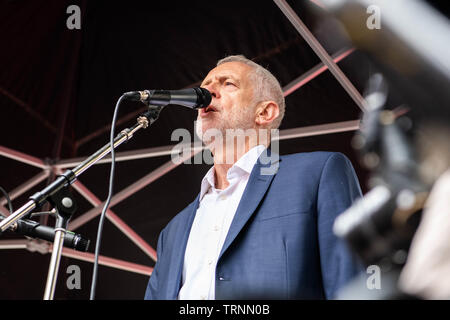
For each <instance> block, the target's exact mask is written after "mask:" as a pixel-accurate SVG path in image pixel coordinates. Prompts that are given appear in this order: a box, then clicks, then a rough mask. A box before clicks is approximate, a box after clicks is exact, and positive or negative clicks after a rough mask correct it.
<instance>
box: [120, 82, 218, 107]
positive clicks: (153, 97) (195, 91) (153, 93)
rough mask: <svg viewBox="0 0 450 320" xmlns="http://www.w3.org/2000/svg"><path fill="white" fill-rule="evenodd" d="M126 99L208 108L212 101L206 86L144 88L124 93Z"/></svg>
mask: <svg viewBox="0 0 450 320" xmlns="http://www.w3.org/2000/svg"><path fill="white" fill-rule="evenodd" d="M123 96H124V97H125V99H128V100H132V101H141V102H143V103H145V104H147V105H156V106H166V105H168V104H176V105H180V106H184V107H188V108H190V109H199V108H206V107H207V106H209V104H210V103H211V93H210V92H209V91H208V90H206V89H204V88H199V87H196V88H190V89H181V90H144V91H130V92H125V93H124V94H123Z"/></svg>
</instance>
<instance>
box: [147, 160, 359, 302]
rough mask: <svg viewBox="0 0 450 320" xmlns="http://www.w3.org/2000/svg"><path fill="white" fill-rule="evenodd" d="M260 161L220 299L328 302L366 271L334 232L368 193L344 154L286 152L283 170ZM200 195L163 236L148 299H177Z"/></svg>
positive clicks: (226, 259) (229, 244) (222, 274)
mask: <svg viewBox="0 0 450 320" xmlns="http://www.w3.org/2000/svg"><path fill="white" fill-rule="evenodd" d="M268 166H269V164H262V163H261V157H260V159H258V161H257V163H256V164H255V166H254V168H253V171H252V173H251V175H250V177H249V181H248V184H247V187H246V189H245V191H244V194H243V196H242V198H241V201H240V203H239V206H238V208H237V210H236V214H235V216H234V219H233V222H232V224H231V226H230V229H229V232H228V235H227V237H226V239H225V243H224V245H223V248H222V251H221V253H220V256H219V260H218V262H217V267H216V288H215V296H216V299H266V298H268V299H324V298H325V299H329V298H333V296H334V295H335V293H336V291H337V290H338V289H339V288H341V287H342V286H344V285H345V284H346V283H347V282H348V281H349V280H350V279H351V278H353V277H354V276H355V275H356V274H357V273H358V272H359V271H360V270H361V269H360V266H359V264H358V263H357V262H356V261H355V260H354V259H353V257H352V254H351V253H350V251H349V250H348V249H347V248H346V246H345V244H344V243H343V241H342V240H340V239H338V238H337V237H336V236H335V235H334V234H333V231H332V226H333V222H334V220H335V218H336V216H337V215H339V214H340V213H342V212H343V211H345V209H347V208H348V207H349V206H350V205H351V204H352V202H353V201H354V200H355V199H356V198H358V197H360V196H361V190H360V187H359V183H358V179H357V177H356V174H355V172H354V170H353V167H352V165H351V163H350V161H349V160H348V159H347V158H346V157H345V156H344V155H342V154H340V153H332V152H312V153H299V154H292V155H287V156H281V157H280V160H279V162H278V172H277V173H276V174H273V175H262V174H261V169H262V168H264V167H268ZM198 206H199V196H197V198H196V199H195V200H194V202H192V203H191V204H190V205H188V206H187V207H186V208H185V209H184V210H183V211H181V212H180V213H179V214H178V215H176V216H175V217H174V218H173V219H172V221H171V222H170V223H169V224H168V225H167V226H166V227H165V228H164V230H163V231H162V232H161V234H160V236H159V239H158V247H157V255H158V257H157V263H156V265H155V268H154V270H153V273H152V275H151V277H150V281H149V283H148V286H147V290H146V293H145V298H146V299H166V300H167V299H176V298H177V296H178V291H179V289H180V286H181V274H182V269H183V260H184V254H185V249H186V244H187V240H188V237H189V231H190V228H191V226H192V222H193V220H194V216H195V213H196V211H197V208H198Z"/></svg>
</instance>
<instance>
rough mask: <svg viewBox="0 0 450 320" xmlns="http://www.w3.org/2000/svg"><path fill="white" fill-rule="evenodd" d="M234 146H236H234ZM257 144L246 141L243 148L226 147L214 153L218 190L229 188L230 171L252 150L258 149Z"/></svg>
mask: <svg viewBox="0 0 450 320" xmlns="http://www.w3.org/2000/svg"><path fill="white" fill-rule="evenodd" d="M232 145H234V144H232ZM256 146H257V143H256V142H249V141H246V142H245V145H243V146H239V147H236V146H232V147H231V148H228V149H227V148H226V147H225V146H224V147H223V148H222V149H221V150H215V152H214V181H215V183H214V184H215V188H216V189H220V190H223V189H226V188H227V187H228V186H229V184H230V183H229V181H228V179H227V173H228V170H229V169H230V168H231V167H232V166H233V165H234V164H235V163H236V162H237V161H238V160H239V159H240V158H241V157H242V156H243V155H244V154H246V153H247V152H248V151H249V150H250V149H252V148H253V147H256Z"/></svg>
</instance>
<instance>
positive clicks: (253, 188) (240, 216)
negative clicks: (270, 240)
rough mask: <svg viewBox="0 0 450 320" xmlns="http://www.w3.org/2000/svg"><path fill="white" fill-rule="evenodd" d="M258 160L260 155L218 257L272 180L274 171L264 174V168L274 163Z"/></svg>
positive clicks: (253, 209)
mask: <svg viewBox="0 0 450 320" xmlns="http://www.w3.org/2000/svg"><path fill="white" fill-rule="evenodd" d="M268 154H269V156H270V150H268ZM260 160H261V157H260V158H259V159H258V161H257V162H256V164H255V166H254V167H253V170H252V172H251V174H250V177H249V180H248V183H247V186H246V187H245V190H244V193H243V195H242V198H241V201H240V202H239V206H238V208H237V210H236V213H235V215H234V218H233V221H232V222H231V226H230V229H229V231H228V234H227V237H226V238H225V242H224V244H223V247H222V250H221V252H220V255H219V259H220V257H222V255H223V253H224V252H225V251H226V250H227V249H228V247H229V246H230V245H231V243H232V242H233V241H234V239H235V238H236V236H237V235H238V234H239V232H240V231H241V230H242V228H243V227H244V225H245V224H246V223H247V221H248V220H249V219H250V217H251V216H252V215H253V213H254V212H255V210H256V208H257V207H258V205H259V203H260V202H261V200H262V199H263V197H264V195H265V194H266V192H267V189H268V188H269V186H270V183H271V182H272V180H273V177H274V176H275V173H273V174H271V175H267V174H264V169H266V170H267V169H268V168H269V167H270V165H273V164H275V163H274V162H272V163H268V164H262V163H261V161H260ZM280 160H281V159H280ZM277 165H278V163H277ZM261 173H263V174H261Z"/></svg>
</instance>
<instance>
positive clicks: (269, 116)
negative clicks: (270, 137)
mask: <svg viewBox="0 0 450 320" xmlns="http://www.w3.org/2000/svg"><path fill="white" fill-rule="evenodd" d="M279 114H280V107H279V106H278V104H277V103H276V102H274V101H264V102H261V103H260V105H259V106H258V107H257V108H256V119H255V122H256V124H258V125H259V126H262V127H267V126H268V125H269V124H270V123H272V121H274V120H275V119H276V118H278V115H279Z"/></svg>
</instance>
